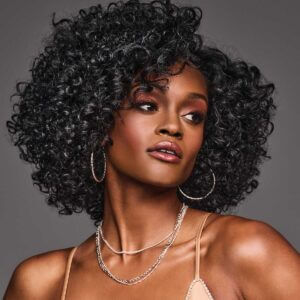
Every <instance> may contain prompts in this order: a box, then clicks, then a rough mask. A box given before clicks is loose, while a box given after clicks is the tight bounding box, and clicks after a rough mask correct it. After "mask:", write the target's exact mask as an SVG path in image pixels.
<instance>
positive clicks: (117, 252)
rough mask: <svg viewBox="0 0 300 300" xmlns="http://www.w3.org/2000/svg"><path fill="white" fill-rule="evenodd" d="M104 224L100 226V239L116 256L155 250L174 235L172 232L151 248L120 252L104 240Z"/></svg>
mask: <svg viewBox="0 0 300 300" xmlns="http://www.w3.org/2000/svg"><path fill="white" fill-rule="evenodd" d="M102 224H103V221H101V222H100V225H99V233H100V237H101V239H102V240H103V242H104V243H105V245H106V246H107V247H108V248H109V249H110V250H111V251H112V252H114V253H116V254H128V255H134V254H137V253H140V252H143V251H145V250H148V249H150V248H153V247H155V246H157V245H159V244H160V243H162V242H163V241H164V240H166V239H167V238H169V237H170V236H171V235H172V234H173V233H174V230H173V231H172V232H170V233H169V234H168V235H167V236H166V237H164V238H163V239H162V240H160V241H159V242H157V243H155V244H154V245H151V246H147V247H145V248H142V249H138V250H133V251H126V250H124V251H118V250H115V249H114V248H113V247H112V246H111V245H110V244H109V242H108V241H107V240H106V239H105V238H104V235H103V232H102Z"/></svg>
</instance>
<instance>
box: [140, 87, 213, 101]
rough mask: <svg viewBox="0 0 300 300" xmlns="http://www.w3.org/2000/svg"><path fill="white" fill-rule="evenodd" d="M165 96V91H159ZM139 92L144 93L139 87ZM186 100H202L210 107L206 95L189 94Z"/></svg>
mask: <svg viewBox="0 0 300 300" xmlns="http://www.w3.org/2000/svg"><path fill="white" fill-rule="evenodd" d="M159 90H160V91H161V92H162V93H163V94H165V90H164V89H159ZM138 92H143V90H142V89H140V88H139V87H138V88H137V89H136V90H135V93H138ZM185 99H186V100H198V99H202V100H204V101H205V102H206V104H207V105H208V99H207V97H206V96H205V95H204V94H201V93H196V92H190V93H188V94H187V96H186V97H185Z"/></svg>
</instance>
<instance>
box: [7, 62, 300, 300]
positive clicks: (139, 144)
mask: <svg viewBox="0 0 300 300" xmlns="http://www.w3.org/2000/svg"><path fill="white" fill-rule="evenodd" d="M169 80H170V81H169V85H168V86H169V88H168V89H167V90H166V91H165V92H162V91H161V90H159V89H154V90H153V91H152V92H151V93H149V94H146V93H139V94H138V95H137V99H138V100H150V101H151V102H154V103H155V104H156V105H157V110H155V111H150V108H151V107H150V106H149V105H148V104H146V105H142V106H140V109H137V108H134V109H130V110H120V111H119V114H116V124H115V127H114V128H113V129H112V130H111V132H110V137H111V138H112V140H113V141H114V145H113V146H111V147H106V153H107V155H106V157H107V174H106V178H105V190H106V193H105V212H104V221H103V232H104V235H105V237H106V238H107V240H108V241H109V243H110V244H111V245H112V246H113V247H114V248H115V249H121V250H125V249H126V250H128V251H130V250H135V249H140V248H143V247H145V246H147V245H149V244H153V243H154V242H156V241H158V240H161V239H162V238H163V237H165V236H166V235H167V234H168V233H169V232H170V231H171V230H172V229H173V226H174V222H175V219H176V216H177V214H178V211H179V210H180V208H181V204H180V202H179V200H178V199H177V197H176V187H177V185H180V184H182V183H183V182H184V181H185V180H186V179H187V178H188V177H189V174H190V173H191V171H192V168H193V165H194V162H195V158H196V155H197V153H198V151H199V150H200V148H201V145H202V143H203V132H204V123H205V121H202V122H200V123H199V124H196V123H193V122H192V120H193V119H194V118H193V114H192V113H194V112H200V113H202V114H204V115H205V114H206V112H207V107H208V104H207V100H205V99H204V98H205V97H206V98H207V87H206V82H205V78H204V77H203V75H202V74H201V73H200V72H199V71H197V70H196V69H194V68H192V67H190V66H186V67H185V68H184V70H183V72H182V73H181V74H179V75H176V76H172V77H169ZM191 92H194V93H199V94H202V95H203V96H204V97H200V98H197V99H194V100H187V99H186V96H187V95H188V94H189V93H191ZM124 104H125V107H126V105H127V104H128V102H127V100H125V102H124ZM194 120H196V119H194ZM162 140H171V141H176V142H177V143H178V144H179V145H180V147H181V149H182V151H183V158H182V159H181V161H180V163H178V164H174V163H168V162H164V161H160V160H157V159H155V158H153V157H151V156H149V154H148V153H147V152H146V149H147V148H149V147H150V146H152V145H153V144H155V143H157V142H159V141H162ZM132 158H134V159H132ZM203 201H205V200H203ZM204 214H205V212H203V211H199V210H195V209H191V208H188V210H187V213H186V215H185V218H184V220H183V223H182V226H181V229H180V231H179V234H178V236H177V238H176V240H175V241H174V244H173V245H172V247H171V248H169V250H168V252H167V255H166V256H165V257H164V259H163V260H162V263H161V264H160V265H159V266H158V268H157V269H156V270H155V271H154V273H152V274H151V275H150V276H149V277H148V278H147V279H146V280H144V281H142V282H141V283H138V284H136V285H133V286H125V285H121V284H119V283H117V282H115V281H113V280H112V279H110V278H109V277H108V276H107V275H105V274H104V273H103V271H102V270H101V269H100V268H99V266H98V262H97V258H96V255H95V247H96V246H95V235H93V236H91V237H90V238H88V239H87V240H86V241H85V242H83V243H82V244H81V245H80V246H79V247H78V249H77V252H76V254H75V256H74V259H73V264H72V268H71V273H70V279H69V284H68V292H67V297H66V299H72V300H77V299H78V300H79V299H80V300H82V299H89V300H94V299H95V300H96V299H97V300H98V299H103V300H106V299H107V300H108V299H109V300H112V299H122V300H127V299H131V300H132V299H144V300H148V299H149V300H150V299H151V300H153V299H156V300H160V299H162V300H163V299H164V300H165V299H178V300H183V299H184V298H185V295H186V292H187V289H188V287H189V284H190V283H191V281H192V280H193V278H194V265H195V235H196V230H197V228H198V226H199V224H200V222H201V221H202V218H203V216H204ZM162 246H163V244H162ZM162 246H161V245H160V246H157V247H155V248H152V249H150V250H147V251H145V252H142V253H140V254H137V255H116V254H113V253H112V252H110V250H108V248H107V247H106V246H104V247H103V245H102V247H103V258H104V261H105V264H106V265H107V266H108V268H109V269H110V270H111V272H112V273H113V274H115V275H117V276H118V277H120V278H125V279H129V278H132V277H135V276H137V275H140V274H142V273H143V272H144V271H145V270H146V269H147V268H148V267H149V266H150V265H152V264H153V262H154V261H155V260H156V259H157V257H158V255H159V254H160V252H161V249H162ZM70 250H71V248H69V249H62V250H57V251H51V252H47V253H44V254H40V255H37V256H34V257H31V258H29V259H27V260H25V261H24V262H22V263H21V264H20V265H19V266H18V267H17V268H16V270H15V272H14V274H13V276H12V279H11V281H10V283H9V286H8V288H7V291H6V294H5V296H4V299H5V300H10V299H22V300H26V299H30V300H34V299H44V300H47V299H51V300H53V299H60V296H61V291H62V285H63V279H64V272H65V267H66V262H67V257H68V254H69V252H70ZM200 276H201V278H202V279H203V280H204V281H205V282H206V284H207V286H208V288H209V289H210V291H211V293H212V295H213V296H214V298H215V299H220V300H224V299H229V300H233V299H249V300H251V299H253V300H254V299H255V300H259V299H262V300H266V299H272V300H277V299H278V300H279V299H280V300H282V299H289V300H296V299H299V295H300V257H299V254H298V252H297V251H296V250H295V249H294V248H293V247H292V246H291V245H290V244H289V243H288V242H287V240H286V239H284V237H283V236H282V235H280V233H278V232H277V231H276V230H275V229H273V228H272V227H271V226H269V225H267V224H265V223H263V222H259V221H255V220H250V219H246V218H242V217H237V216H222V215H218V214H212V215H211V216H210V217H209V218H208V219H207V222H206V226H205V228H204V231H203V234H202V238H201V271H200Z"/></svg>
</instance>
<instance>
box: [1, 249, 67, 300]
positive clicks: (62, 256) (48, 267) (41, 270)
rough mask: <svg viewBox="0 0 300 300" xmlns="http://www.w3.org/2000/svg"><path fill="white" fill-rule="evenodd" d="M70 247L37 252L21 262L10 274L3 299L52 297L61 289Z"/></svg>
mask: <svg viewBox="0 0 300 300" xmlns="http://www.w3.org/2000/svg"><path fill="white" fill-rule="evenodd" d="M71 249H72V248H67V249H61V250H55V251H50V252H46V253H42V254H38V255H35V256H32V257H30V258H28V259H26V260H24V261H23V262H21V263H20V264H19V265H18V266H17V267H16V269H15V271H14V273H13V274H12V277H11V280H10V282H9V285H8V287H7V291H6V293H5V295H4V299H5V300H10V299H24V300H26V299H31V300H33V299H54V298H55V297H54V296H55V295H54V294H53V293H57V292H58V291H60V290H61V289H62V285H63V277H64V273H65V268H66V263H67V259H68V255H69V253H70V251H71Z"/></svg>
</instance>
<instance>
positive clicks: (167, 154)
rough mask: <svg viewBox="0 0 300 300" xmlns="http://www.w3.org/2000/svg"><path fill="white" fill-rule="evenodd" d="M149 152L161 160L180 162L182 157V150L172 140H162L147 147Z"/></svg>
mask: <svg viewBox="0 0 300 300" xmlns="http://www.w3.org/2000/svg"><path fill="white" fill-rule="evenodd" d="M147 152H148V153H149V155H151V156H152V157H155V158H157V159H159V160H163V161H167V162H171V163H179V162H180V160H181V158H182V150H181V148H180V147H179V145H178V144H176V143H175V142H171V141H161V142H159V143H156V144H155V145H153V146H152V147H150V148H148V149H147Z"/></svg>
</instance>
